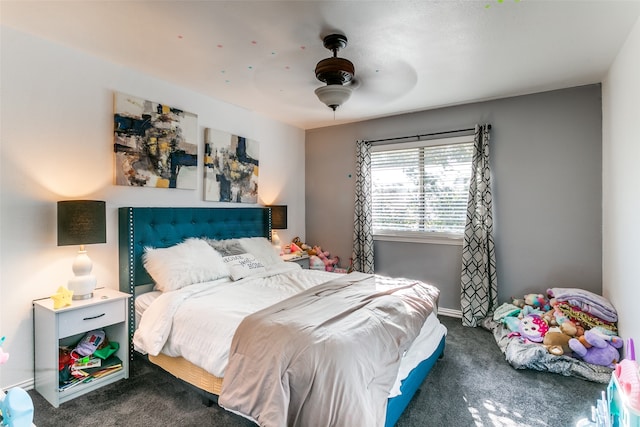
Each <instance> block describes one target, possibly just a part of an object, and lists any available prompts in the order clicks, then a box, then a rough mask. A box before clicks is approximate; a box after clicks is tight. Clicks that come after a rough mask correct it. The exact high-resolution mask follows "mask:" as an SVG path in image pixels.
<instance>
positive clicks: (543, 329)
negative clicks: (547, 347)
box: [508, 314, 549, 343]
mask: <svg viewBox="0 0 640 427" xmlns="http://www.w3.org/2000/svg"><path fill="white" fill-rule="evenodd" d="M547 331H549V325H547V322H545V321H544V319H543V318H542V317H540V316H539V315H537V314H528V315H526V316H524V317H523V318H522V319H520V322H519V323H518V331H517V332H512V333H510V334H509V335H508V336H509V337H512V336H519V337H521V339H522V340H523V341H532V342H536V343H540V342H542V340H543V339H544V336H545V334H546V333H547Z"/></svg>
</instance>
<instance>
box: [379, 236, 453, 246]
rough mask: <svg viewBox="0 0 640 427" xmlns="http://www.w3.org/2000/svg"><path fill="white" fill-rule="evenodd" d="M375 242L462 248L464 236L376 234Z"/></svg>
mask: <svg viewBox="0 0 640 427" xmlns="http://www.w3.org/2000/svg"><path fill="white" fill-rule="evenodd" d="M373 240H374V241H384V242H404V243H427V244H435V245H458V246H462V240H463V239H462V236H454V235H437V236H429V235H425V234H420V233H415V234H374V235H373Z"/></svg>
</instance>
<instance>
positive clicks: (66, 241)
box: [58, 200, 107, 300]
mask: <svg viewBox="0 0 640 427" xmlns="http://www.w3.org/2000/svg"><path fill="white" fill-rule="evenodd" d="M106 228H107V227H106V214H105V202H101V201H96V200H68V201H61V202H58V246H69V245H80V250H79V251H78V256H77V257H76V259H75V261H74V262H73V265H72V269H73V273H74V274H75V277H73V278H72V279H70V280H69V283H68V285H67V287H68V288H69V290H70V291H73V299H74V300H82V299H89V298H91V297H93V290H94V289H95V288H96V282H97V280H96V277H95V276H94V275H92V274H91V269H92V268H93V263H92V262H91V259H90V258H89V256H88V255H87V251H86V250H85V249H84V245H89V244H93V243H106V242H107V231H106Z"/></svg>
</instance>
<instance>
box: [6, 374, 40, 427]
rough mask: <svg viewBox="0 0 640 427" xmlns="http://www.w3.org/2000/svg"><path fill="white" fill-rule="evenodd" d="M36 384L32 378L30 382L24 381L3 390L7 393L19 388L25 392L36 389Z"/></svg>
mask: <svg viewBox="0 0 640 427" xmlns="http://www.w3.org/2000/svg"><path fill="white" fill-rule="evenodd" d="M34 384H35V383H34V381H33V378H30V379H28V380H25V381H22V382H21V383H17V384H14V385H10V386H7V387H3V388H4V390H5V391H7V390H11V389H12V388H17V387H20V388H21V389H23V390H31V389H32V388H34ZM2 425H4V424H2Z"/></svg>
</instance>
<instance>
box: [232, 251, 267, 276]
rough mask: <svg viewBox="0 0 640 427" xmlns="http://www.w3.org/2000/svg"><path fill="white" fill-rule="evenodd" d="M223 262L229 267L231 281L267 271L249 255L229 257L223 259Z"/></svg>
mask: <svg viewBox="0 0 640 427" xmlns="http://www.w3.org/2000/svg"><path fill="white" fill-rule="evenodd" d="M223 260H224V262H225V263H226V264H227V267H229V272H230V273H231V280H233V281H236V280H240V279H244V278H245V277H249V276H252V275H254V274H258V273H262V272H264V271H267V269H266V268H265V267H264V264H262V263H261V262H260V261H258V260H257V259H256V257H254V256H253V255H251V254H239V255H229V256H226V257H224V258H223Z"/></svg>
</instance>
